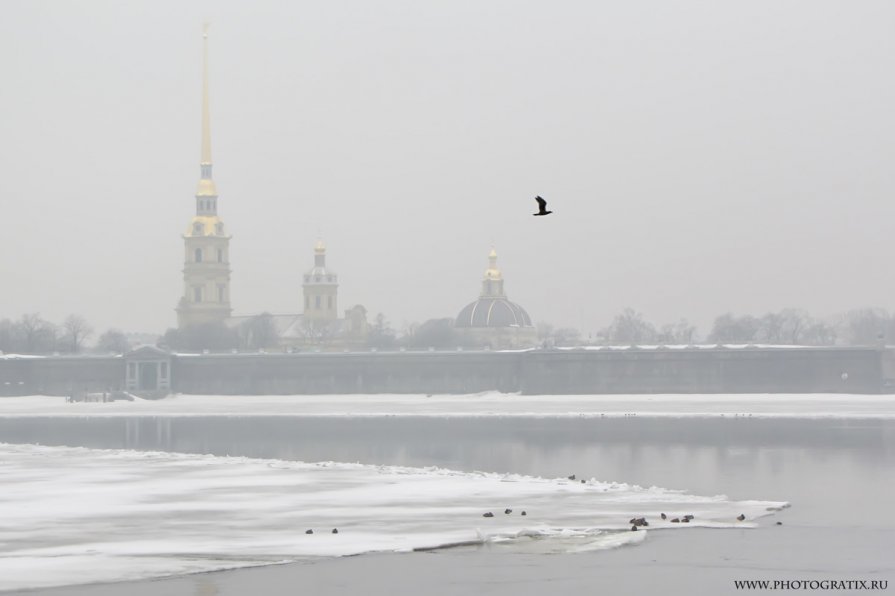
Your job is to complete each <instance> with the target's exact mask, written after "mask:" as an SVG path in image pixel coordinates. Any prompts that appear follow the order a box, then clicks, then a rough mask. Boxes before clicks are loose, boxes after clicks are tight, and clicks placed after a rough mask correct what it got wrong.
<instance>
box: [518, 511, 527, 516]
mask: <svg viewBox="0 0 895 596" xmlns="http://www.w3.org/2000/svg"><path fill="white" fill-rule="evenodd" d="M520 515H528V514H527V513H525V512H524V511H523V512H522V513H521V514H520Z"/></svg>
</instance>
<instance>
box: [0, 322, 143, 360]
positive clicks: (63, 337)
mask: <svg viewBox="0 0 895 596" xmlns="http://www.w3.org/2000/svg"><path fill="white" fill-rule="evenodd" d="M93 336H94V329H93V327H92V326H91V325H90V323H88V322H87V320H86V319H85V318H84V317H82V316H81V315H76V314H72V315H68V316H67V317H66V318H65V320H64V321H63V322H62V323H61V324H59V325H57V324H55V323H51V322H50V321H47V320H45V319H43V318H42V317H41V316H40V314H38V313H29V314H25V315H22V316H21V317H20V318H19V319H16V320H11V319H2V320H0V352H2V353H4V354H53V353H57V352H58V353H60V354H79V353H81V352H83V351H85V348H86V346H87V343H88V341H89V340H90V338H92V337H93ZM128 347H129V345H128V341H127V337H126V336H125V334H124V333H123V332H122V331H121V330H119V329H109V330H107V331H106V332H104V333H102V334H101V335H100V336H99V337H97V340H96V342H95V343H94V344H93V345H92V346H91V350H92V351H94V352H100V353H116V354H122V353H124V352H126V351H127V350H128Z"/></svg>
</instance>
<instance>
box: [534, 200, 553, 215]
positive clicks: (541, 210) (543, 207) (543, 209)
mask: <svg viewBox="0 0 895 596" xmlns="http://www.w3.org/2000/svg"><path fill="white" fill-rule="evenodd" d="M535 201H537V202H538V212H537V213H532V215H534V216H538V215H550V214H551V213H553V212H552V211H547V201H545V200H544V199H542V198H541V197H540V195H539V196H537V197H535Z"/></svg>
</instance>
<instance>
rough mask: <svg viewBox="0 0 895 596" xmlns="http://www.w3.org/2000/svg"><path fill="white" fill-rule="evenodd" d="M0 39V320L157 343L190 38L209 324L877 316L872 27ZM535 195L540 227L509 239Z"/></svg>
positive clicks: (624, 23) (45, 22) (881, 86)
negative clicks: (489, 291) (486, 299)
mask: <svg viewBox="0 0 895 596" xmlns="http://www.w3.org/2000/svg"><path fill="white" fill-rule="evenodd" d="M3 9H4V11H3V18H2V19H0V76H2V79H0V318H3V317H10V318H13V317H18V316H20V315H21V314H22V313H25V312H40V313H41V314H42V315H43V316H44V317H45V318H47V319H49V320H53V321H56V322H59V321H61V320H62V319H63V318H64V317H65V315H67V314H68V313H72V312H74V313H80V314H83V315H84V316H85V317H87V319H88V320H90V321H91V322H92V323H93V325H94V326H95V327H96V328H97V331H98V332H99V331H101V330H103V329H105V328H107V327H110V326H116V327H119V328H123V329H125V330H130V331H148V332H159V333H160V332H163V331H164V330H165V329H166V328H168V327H173V326H175V325H176V317H175V312H174V308H175V306H176V305H177V301H178V299H179V298H180V296H181V294H182V273H181V269H182V267H183V240H182V239H181V237H180V235H181V234H182V233H183V232H184V231H185V230H186V228H187V225H188V223H189V221H190V218H191V217H192V215H193V214H194V210H195V202H194V197H193V195H194V193H195V189H196V183H197V181H198V178H199V166H198V163H199V149H200V138H199V133H200V108H201V101H200V92H201V87H200V85H201V80H200V77H201V67H202V66H201V47H202V46H201V29H202V23H203V22H204V21H210V22H211V23H212V26H211V29H210V37H209V44H210V45H209V48H210V55H211V64H210V74H211V79H210V81H211V82H210V84H211V126H212V143H213V150H212V151H213V158H214V166H215V167H214V178H215V181H216V183H217V188H218V191H219V193H220V199H219V213H220V215H221V217H222V218H223V220H224V222H225V223H226V225H227V226H228V229H229V230H228V231H229V232H230V233H232V234H233V240H232V241H231V250H230V260H231V265H232V269H233V277H232V305H233V307H234V311H235V314H253V313H258V312H261V311H265V310H266V311H270V312H274V313H285V312H300V311H301V307H302V297H301V296H302V294H301V274H302V273H303V271H304V270H306V269H308V268H310V267H311V265H312V261H313V252H312V247H313V244H314V241H315V239H316V237H317V234H318V231H319V233H320V235H321V237H322V238H323V239H324V240H325V241H326V244H327V247H328V252H327V258H328V264H329V265H330V266H331V267H332V268H333V269H334V270H335V271H336V272H337V273H338V274H339V276H340V283H341V285H340V288H339V308H340V310H343V309H345V308H348V307H350V306H351V305H353V304H357V303H360V304H363V305H365V306H366V307H367V309H368V310H369V312H370V317H371V319H372V317H373V316H375V314H376V313H377V312H383V313H384V314H385V315H386V316H387V317H388V319H389V320H390V321H392V323H393V325H394V326H395V327H396V328H398V329H400V328H401V326H402V325H403V324H404V323H405V322H411V321H423V320H425V319H428V318H433V317H447V316H455V315H456V313H457V312H458V311H459V310H460V309H461V308H462V307H463V306H464V305H465V304H466V303H468V302H470V301H472V300H474V299H475V298H476V297H477V296H478V292H479V288H480V280H481V276H482V273H483V271H484V269H485V268H486V265H487V254H488V251H489V249H490V247H491V245H492V244H493V245H494V246H495V248H496V250H497V252H498V254H499V265H500V267H501V269H502V270H503V272H504V277H505V279H506V290H507V293H508V294H509V297H510V299H511V300H513V301H516V302H518V303H520V304H521V305H522V306H523V307H525V308H526V309H527V310H528V312H529V313H530V314H531V316H532V318H533V319H534V320H535V321H546V322H550V323H553V324H555V325H561V326H566V325H569V326H575V327H579V328H581V329H582V330H583V331H584V332H585V334H587V333H588V332H591V331H595V330H596V329H598V328H600V327H602V326H604V325H606V324H608V323H609V322H610V320H611V318H612V316H613V315H614V314H616V313H617V312H618V311H620V310H621V309H622V308H624V307H626V306H630V307H633V308H635V309H637V310H639V311H641V312H643V313H644V315H645V316H646V317H647V318H648V319H650V320H651V321H653V322H655V323H664V322H671V321H673V320H676V319H677V318H680V317H686V318H688V319H690V320H691V321H692V322H695V323H696V324H697V325H698V326H699V328H700V331H701V332H702V333H705V332H707V331H708V328H709V326H710V323H711V320H712V319H713V317H714V316H715V315H718V314H721V313H723V312H726V311H734V312H737V313H753V314H761V313H764V312H766V311H768V310H778V309H780V308H783V307H789V306H794V307H801V308H805V309H807V310H809V311H810V312H812V313H813V314H816V315H830V314H834V313H836V312H839V311H843V310H845V309H848V308H851V307H857V306H865V305H876V306H882V307H888V308H891V307H892V306H893V297H895V275H893V274H892V270H891V266H890V263H891V261H892V257H891V254H892V249H893V244H895V242H893V231H895V218H893V207H892V204H893V199H895V174H893V171H895V170H893V167H892V164H893V160H895V116H893V106H895V79H893V73H895V36H893V35H892V32H893V30H895V4H893V3H891V2H882V1H880V2H872V1H862V2H840V1H835V2H830V1H820V0H804V1H787V2H771V1H767V2H746V1H741V2H695V1H691V2H684V1H682V2H665V1H658V0H657V1H652V2H618V1H613V2H590V1H580V2H572V1H568V2H549V3H548V2H522V1H517V0H513V1H504V2H497V1H444V2H416V1H410V0H408V1H386V2H375V3H370V2H315V3H310V2H308V3H297V2H296V3H293V2H251V3H249V2H234V1H227V2H220V1H218V2H191V3H181V2H172V1H162V2H148V1H147V2H128V3H121V2H112V1H109V2H99V1H90V2H79V3H72V2H62V1H59V2H41V1H24V0H13V1H7V2H4V3H3ZM535 194H541V195H543V196H544V197H545V198H547V199H548V201H549V202H550V205H549V206H550V208H551V209H553V210H554V211H555V213H554V215H551V216H550V217H545V218H534V217H532V216H531V213H532V212H534V210H535V203H534V201H533V197H534V195H535Z"/></svg>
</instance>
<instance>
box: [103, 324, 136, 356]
mask: <svg viewBox="0 0 895 596" xmlns="http://www.w3.org/2000/svg"><path fill="white" fill-rule="evenodd" d="M95 349H96V351H97V352H102V353H109V352H111V353H113V354H124V353H125V352H127V351H128V350H129V349H130V342H128V341H127V336H126V335H124V333H122V332H121V330H119V329H109V330H108V331H106V332H105V333H103V334H102V335H100V336H99V338H98V339H97V340H96V347H95Z"/></svg>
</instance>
